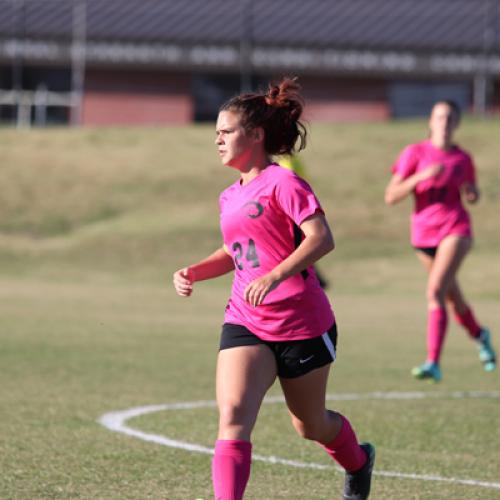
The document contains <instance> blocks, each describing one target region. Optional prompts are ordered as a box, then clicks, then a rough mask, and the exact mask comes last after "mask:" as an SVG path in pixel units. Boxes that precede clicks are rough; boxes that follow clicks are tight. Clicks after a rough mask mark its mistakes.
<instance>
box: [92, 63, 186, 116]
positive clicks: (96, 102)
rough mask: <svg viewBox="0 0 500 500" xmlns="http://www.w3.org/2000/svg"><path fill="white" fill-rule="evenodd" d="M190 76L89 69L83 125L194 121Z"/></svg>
mask: <svg viewBox="0 0 500 500" xmlns="http://www.w3.org/2000/svg"><path fill="white" fill-rule="evenodd" d="M190 82H191V80H190V76H189V75H182V74H173V73H170V74H169V73H164V72H153V71H148V72H143V71H116V70H113V71H111V70H106V69H102V70H95V69H90V70H88V71H87V74H86V75H85V93H84V97H83V109H82V120H83V124H84V125H98V126H99V125H104V126H105V125H144V124H147V125H163V124H186V123H190V122H191V121H192V119H193V113H194V111H193V99H192V97H191V90H190V86H191V85H190Z"/></svg>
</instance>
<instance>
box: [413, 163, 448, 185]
mask: <svg viewBox="0 0 500 500" xmlns="http://www.w3.org/2000/svg"><path fill="white" fill-rule="evenodd" d="M443 170H444V165H443V164H442V163H434V164H432V165H429V166H428V167H426V168H424V169H423V170H421V171H420V172H419V175H420V180H421V181H425V180H427V179H430V178H432V177H436V176H437V175H439V174H440V173H441V172H442V171H443Z"/></svg>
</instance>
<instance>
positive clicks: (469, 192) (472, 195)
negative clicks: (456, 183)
mask: <svg viewBox="0 0 500 500" xmlns="http://www.w3.org/2000/svg"><path fill="white" fill-rule="evenodd" d="M462 192H463V194H464V197H465V199H466V200H467V202H468V203H477V202H478V201H479V198H480V196H481V193H480V192H479V188H478V187H477V185H476V184H473V183H471V182H465V183H464V185H463V186H462Z"/></svg>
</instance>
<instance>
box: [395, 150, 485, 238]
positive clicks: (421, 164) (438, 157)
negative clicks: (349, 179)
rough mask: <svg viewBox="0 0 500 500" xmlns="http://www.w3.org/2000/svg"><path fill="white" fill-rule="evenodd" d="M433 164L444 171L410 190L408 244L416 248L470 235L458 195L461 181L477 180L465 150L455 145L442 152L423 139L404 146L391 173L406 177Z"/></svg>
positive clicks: (470, 230) (474, 181)
mask: <svg viewBox="0 0 500 500" xmlns="http://www.w3.org/2000/svg"><path fill="white" fill-rule="evenodd" d="M436 163H439V164H442V165H443V167H444V170H443V172H441V173H440V174H439V175H437V176H435V177H432V178H430V179H427V180H425V181H422V182H420V183H419V184H417V186H416V188H415V190H414V193H413V194H414V198H415V204H414V209H413V213H412V216H411V243H412V245H413V246H415V247H436V246H438V245H439V243H440V242H441V240H442V239H443V238H444V237H446V236H448V235H451V234H456V235H461V236H469V237H471V236H472V228H471V221H470V217H469V213H468V212H467V210H465V208H464V206H463V205H462V200H461V196H460V190H461V187H462V186H463V185H464V183H466V182H468V183H471V184H475V183H476V176H475V169H474V164H473V162H472V159H471V157H470V155H469V154H468V153H466V152H465V151H464V150H462V149H461V148H459V147H458V146H453V147H452V148H451V149H449V150H447V151H444V150H442V149H439V148H436V147H435V146H433V145H432V143H431V142H430V141H429V140H426V141H423V142H420V143H418V144H411V145H409V146H407V147H406V148H405V149H404V150H403V152H402V153H401V155H400V157H399V158H398V160H397V162H396V163H395V164H394V166H393V167H392V172H393V173H397V174H399V175H400V176H401V177H402V178H403V179H406V178H407V177H409V176H410V175H413V174H414V173H416V172H419V171H421V170H423V169H425V168H426V167H429V166H430V165H432V164H436Z"/></svg>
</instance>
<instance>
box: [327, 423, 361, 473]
mask: <svg viewBox="0 0 500 500" xmlns="http://www.w3.org/2000/svg"><path fill="white" fill-rule="evenodd" d="M339 416H340V418H341V419H342V427H341V428H340V431H339V433H338V434H337V436H336V437H335V439H334V440H333V441H331V442H330V443H328V444H322V445H321V446H322V447H323V448H324V450H325V451H326V452H327V453H328V455H330V456H331V457H332V458H333V459H334V460H335V461H336V462H338V463H339V464H340V465H341V466H342V467H343V468H344V469H345V470H346V471H348V472H355V471H357V470H359V469H361V467H363V465H365V463H366V459H367V456H366V453H365V452H364V451H363V448H361V447H360V446H359V444H358V440H357V438H356V434H355V433H354V430H353V428H352V427H351V424H350V423H349V420H347V418H345V417H344V416H343V415H339Z"/></svg>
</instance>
